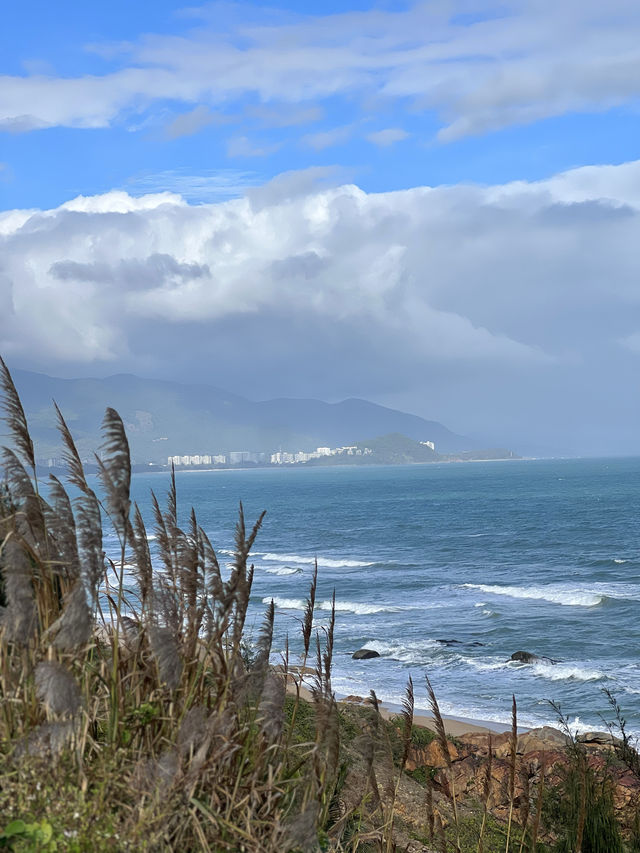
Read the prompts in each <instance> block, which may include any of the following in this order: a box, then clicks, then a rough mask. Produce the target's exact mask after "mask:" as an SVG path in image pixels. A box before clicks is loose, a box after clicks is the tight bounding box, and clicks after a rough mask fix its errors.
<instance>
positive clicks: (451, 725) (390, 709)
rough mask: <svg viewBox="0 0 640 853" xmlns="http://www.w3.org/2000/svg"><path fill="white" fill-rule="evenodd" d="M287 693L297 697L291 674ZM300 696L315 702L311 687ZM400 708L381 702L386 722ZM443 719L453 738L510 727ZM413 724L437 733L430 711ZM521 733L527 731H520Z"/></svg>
mask: <svg viewBox="0 0 640 853" xmlns="http://www.w3.org/2000/svg"><path fill="white" fill-rule="evenodd" d="M287 693H290V694H293V695H295V693H296V685H295V683H294V681H293V675H292V674H291V673H290V675H289V681H288V683H287ZM300 696H301V697H302V698H303V699H304V700H305V701H307V702H312V701H313V696H312V694H311V690H310V689H309V687H307V686H305V684H304V683H303V684H302V685H301V686H300ZM336 700H337V701H338V703H339V704H346V705H349V704H351V705H364V704H366V702H367V699H366V697H364V696H354V695H350V696H340V695H336ZM400 710H401V709H400V706H399V705H394V704H392V703H390V702H380V712H381V714H382V716H383V717H384V719H385V720H389V719H391V718H392V717H395V716H396V715H397V714H399V713H400ZM442 719H443V722H444V727H445V731H446V733H447V734H448V735H451V736H452V737H458V736H459V735H463V734H470V733H473V734H488V733H489V732H493V733H495V732H506V731H508V730H509V726H508V725H507V724H506V723H495V722H491V721H487V720H469V719H465V718H463V717H451V716H447V715H445V714H443V715H442ZM413 722H414V725H416V726H422V727H423V728H425V729H430V730H431V731H435V723H434V720H433V717H431V716H430V714H429V712H428V711H425V710H421V709H416V711H415V713H414V716H413ZM518 731H519V732H523V731H526V729H520V728H519V729H518Z"/></svg>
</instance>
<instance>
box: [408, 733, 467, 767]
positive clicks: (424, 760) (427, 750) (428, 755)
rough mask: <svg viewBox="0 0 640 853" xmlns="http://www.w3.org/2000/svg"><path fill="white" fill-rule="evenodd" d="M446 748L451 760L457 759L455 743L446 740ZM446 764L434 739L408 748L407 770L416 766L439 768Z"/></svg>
mask: <svg viewBox="0 0 640 853" xmlns="http://www.w3.org/2000/svg"><path fill="white" fill-rule="evenodd" d="M447 748H448V750H449V758H450V759H451V761H457V760H458V758H459V757H460V756H459V753H458V750H457V748H456V747H455V745H454V744H452V743H450V742H447ZM446 766H447V762H446V761H445V759H444V756H443V754H442V750H441V749H440V745H439V743H438V742H437V741H435V740H432V741H431V743H430V744H428V745H427V746H423V747H415V746H412V747H411V748H410V749H409V757H408V759H407V770H415V769H416V768H418V767H435V768H440V767H446Z"/></svg>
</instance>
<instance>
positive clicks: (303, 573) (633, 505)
mask: <svg viewBox="0 0 640 853" xmlns="http://www.w3.org/2000/svg"><path fill="white" fill-rule="evenodd" d="M177 484H178V492H179V500H180V505H181V508H182V511H183V512H184V514H185V519H186V514H187V512H188V511H189V509H190V507H191V506H192V505H193V506H194V507H195V508H196V511H197V514H198V517H199V520H200V523H201V525H202V526H203V527H204V529H205V530H206V531H207V532H208V533H209V534H210V536H211V539H212V542H213V544H214V546H215V547H216V548H217V550H218V552H219V556H220V561H221V564H223V565H224V563H225V562H227V561H228V560H229V559H230V557H229V556H228V554H229V552H230V549H231V548H232V547H233V544H232V543H233V527H234V524H235V520H236V517H237V506H238V501H239V500H242V501H243V502H244V506H245V512H246V515H247V518H248V521H253V519H254V518H256V517H257V516H258V514H259V512H260V511H261V510H262V509H266V510H267V516H266V519H265V522H264V526H263V529H262V531H261V532H260V534H259V537H258V540H257V543H256V547H255V552H254V562H255V568H256V572H255V581H254V588H253V595H252V600H251V618H250V620H249V624H250V627H251V625H253V626H254V630H255V632H256V633H257V631H258V627H259V625H260V622H261V619H262V614H263V611H264V609H265V606H266V603H267V602H268V601H269V600H270V598H271V597H273V598H274V600H275V603H276V608H277V613H276V641H275V644H274V649H276V650H279V649H282V648H283V646H284V637H285V635H286V634H287V633H288V634H289V638H290V643H291V647H292V650H296V649H297V648H298V635H299V620H300V618H301V615H302V607H303V604H304V598H305V596H306V594H307V591H308V586H309V581H310V578H311V573H312V569H313V561H314V558H315V557H317V558H318V565H319V583H318V601H319V607H318V610H317V614H316V621H317V624H318V626H321V625H323V624H326V621H327V619H328V615H329V614H328V608H329V606H330V604H329V601H330V598H331V594H332V591H333V590H334V589H335V592H336V603H337V622H336V643H335V665H334V679H333V683H334V689H335V690H336V692H337V693H339V694H342V695H345V694H349V693H357V694H360V695H367V694H368V691H369V689H370V688H373V689H375V690H376V692H377V694H378V696H379V697H380V698H381V699H383V700H386V701H390V702H399V701H400V699H401V697H402V693H403V690H404V686H405V684H406V680H407V676H408V675H409V674H411V676H412V677H413V680H414V683H415V685H416V705H417V706H418V707H422V708H425V707H427V705H426V691H425V687H424V673H428V675H429V677H430V679H431V681H432V683H433V685H434V688H435V690H436V694H437V696H438V699H439V701H440V704H441V709H442V711H443V712H444V713H447V714H453V715H458V716H463V717H471V718H477V719H485V720H495V721H499V722H508V721H509V714H510V705H511V695H512V693H513V694H515V696H516V699H517V701H518V708H519V719H520V722H521V724H522V725H537V724H542V723H552V724H553V723H554V722H555V715H554V712H553V711H552V709H551V707H550V705H549V702H548V700H550V699H552V700H555V701H556V702H560V703H561V705H562V708H563V710H564V711H565V713H566V714H567V715H568V716H569V718H570V719H571V721H572V723H573V724H574V725H575V726H576V727H577V728H594V727H596V728H602V720H601V718H600V715H601V714H605V713H606V712H607V702H606V698H605V696H604V694H603V692H602V688H605V687H606V688H609V689H610V690H611V691H613V692H614V693H615V695H616V697H617V698H618V701H619V702H620V704H621V705H622V707H623V709H624V712H625V715H626V718H627V720H628V723H629V728H630V729H631V730H633V731H636V732H640V618H639V616H640V524H639V518H640V459H599V460H540V461H537V460H535V461H523V462H504V463H503V462H495V463H476V464H449V465H430V466H411V467H366V468H365V467H360V468H359V467H350V468H312V469H304V468H295V469H277V470H271V469H262V470H247V471H219V472H205V473H179V474H177ZM167 485H168V477H166V476H164V475H159V474H150V475H137V476H136V477H134V484H133V492H134V498H135V499H136V500H137V501H138V502H139V503H140V505H141V507H142V509H143V512H144V514H145V516H146V518H147V519H148V520H149V521H150V520H151V513H150V500H149V490H150V488H153V489H154V490H156V492H158V493H159V494H163V493H164V492H165V491H166V488H167ZM442 640H447V641H451V640H455V641H456V642H455V643H448V644H447V643H443V642H441V641H442ZM480 644H481V645H480ZM364 645H366V646H367V647H369V648H373V649H376V650H377V651H379V652H380V654H381V657H380V658H378V659H374V660H369V661H354V660H352V658H351V653H352V652H354V651H355V650H356V649H358V648H360V647H361V646H364ZM517 650H526V651H530V652H534V653H536V654H538V655H544V656H547V657H549V658H553V659H556V660H557V661H558V662H557V663H548V662H541V663H536V664H533V665H522V664H516V663H512V662H507V661H508V658H509V657H510V655H511V654H512V652H515V651H517Z"/></svg>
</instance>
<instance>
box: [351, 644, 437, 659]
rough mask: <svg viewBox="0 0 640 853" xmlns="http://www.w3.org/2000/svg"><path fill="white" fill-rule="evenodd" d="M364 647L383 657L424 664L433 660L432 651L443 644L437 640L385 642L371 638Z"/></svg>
mask: <svg viewBox="0 0 640 853" xmlns="http://www.w3.org/2000/svg"><path fill="white" fill-rule="evenodd" d="M364 647H365V648H367V649H372V650H373V651H374V652H378V654H379V655H382V656H383V657H390V658H393V659H394V660H398V661H402V663H411V664H423V663H426V662H428V661H430V660H431V657H432V652H433V651H434V650H439V649H440V648H441V644H440V643H438V642H437V641H436V640H428V639H427V640H415V641H410V640H409V641H404V642H403V641H400V640H392V641H391V642H389V643H385V642H383V641H381V640H371V641H368V642H366V643H364Z"/></svg>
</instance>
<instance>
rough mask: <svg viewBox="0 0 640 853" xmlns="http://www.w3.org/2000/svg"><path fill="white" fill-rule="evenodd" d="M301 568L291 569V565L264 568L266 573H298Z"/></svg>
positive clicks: (283, 574)
mask: <svg viewBox="0 0 640 853" xmlns="http://www.w3.org/2000/svg"><path fill="white" fill-rule="evenodd" d="M301 571H302V569H293V568H291V566H278V567H277V568H274V569H265V572H266V573H267V574H268V575H282V576H285V575H299V574H300V572H301Z"/></svg>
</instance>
